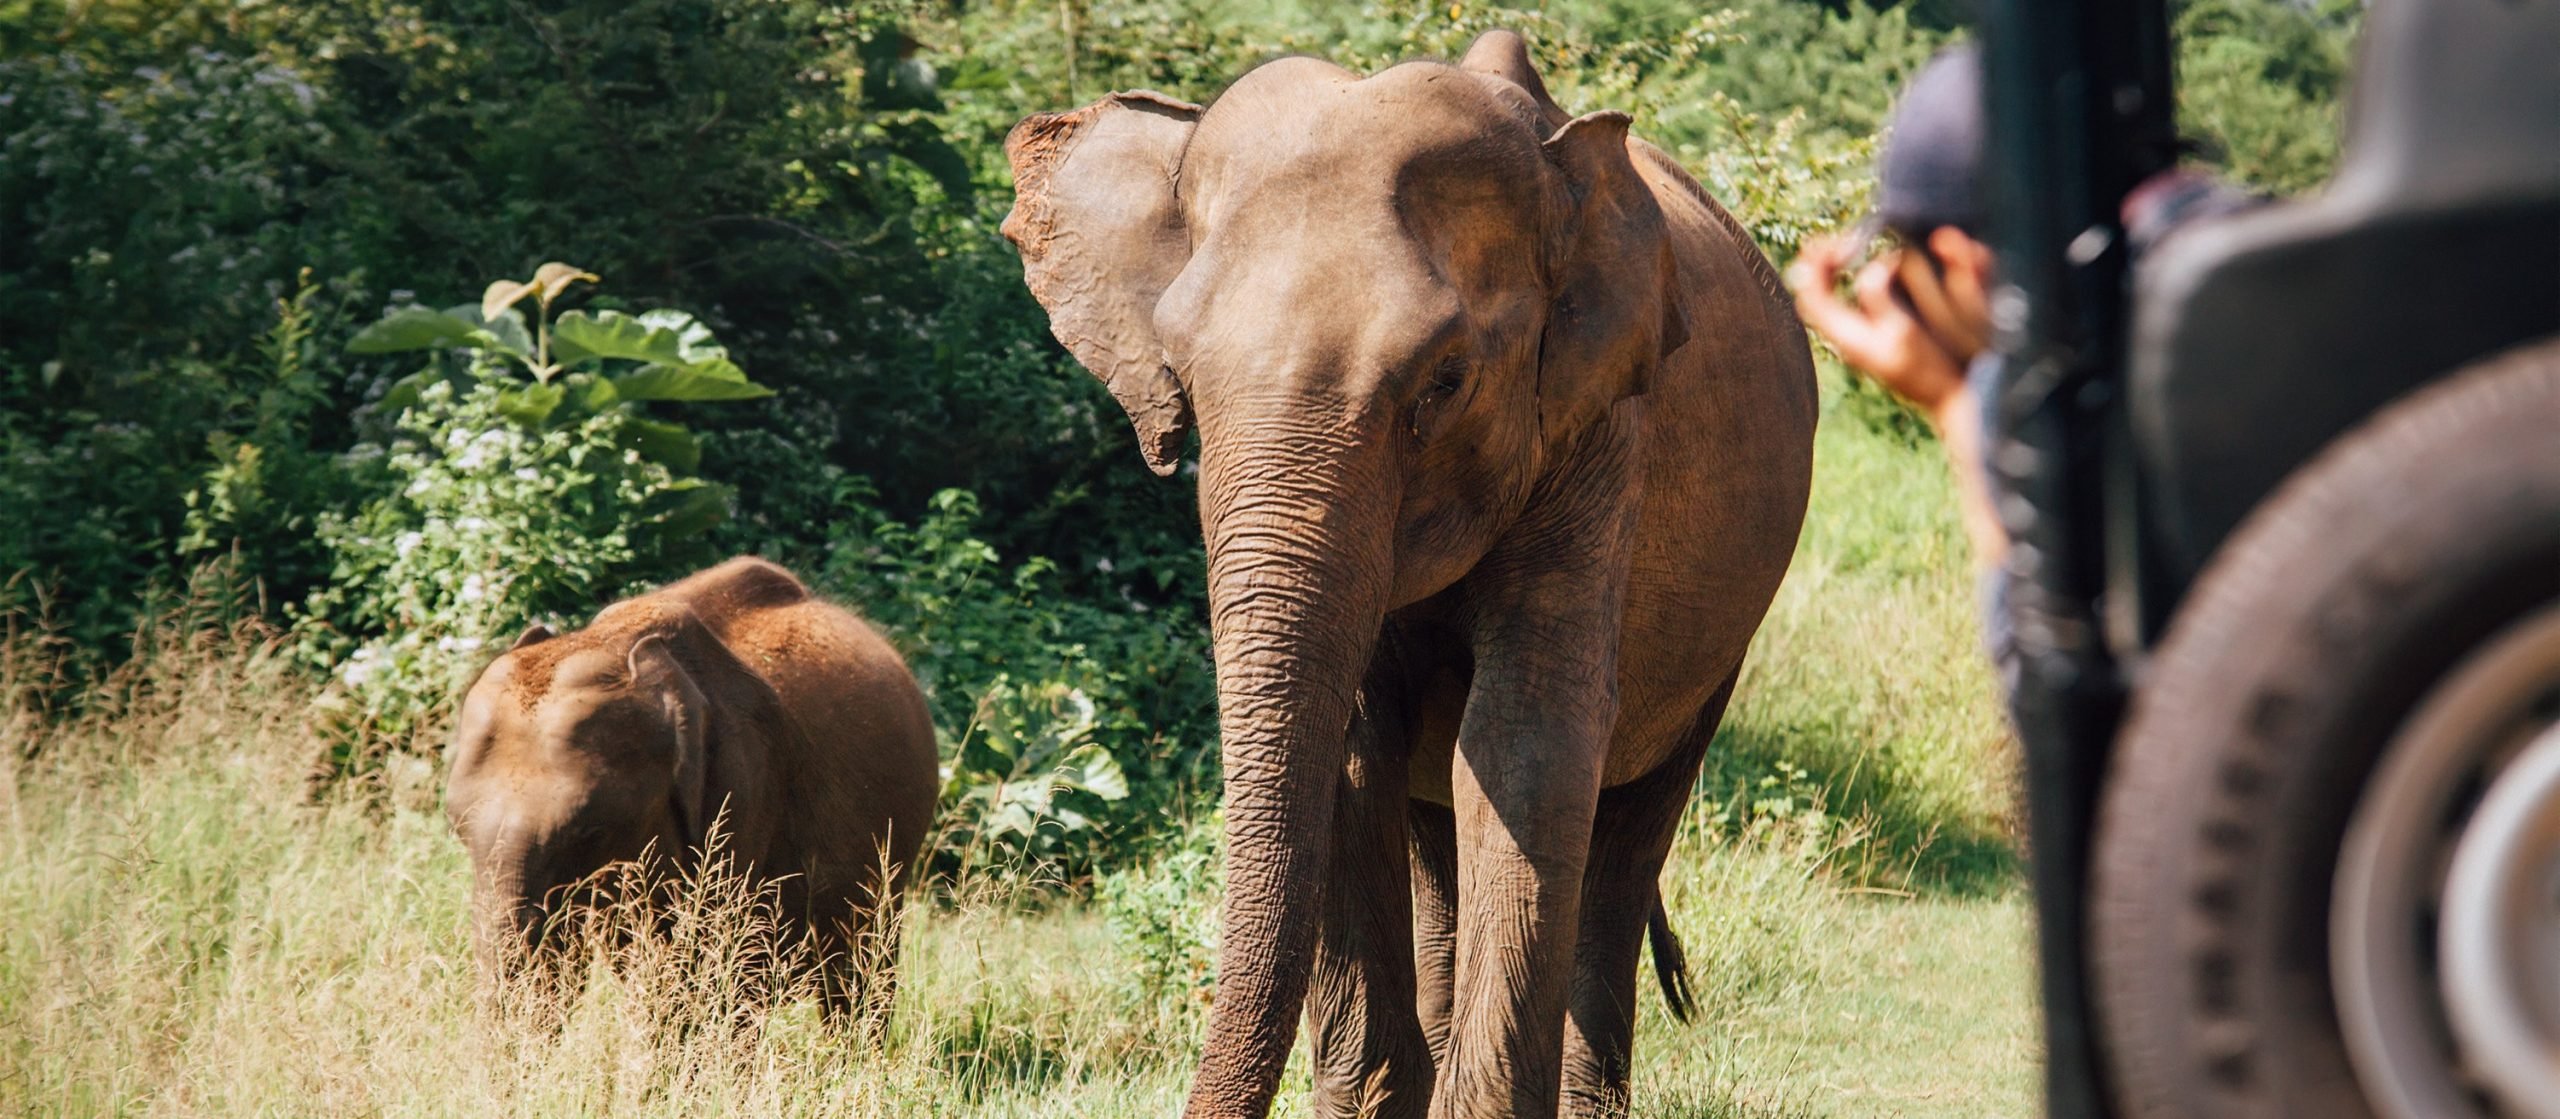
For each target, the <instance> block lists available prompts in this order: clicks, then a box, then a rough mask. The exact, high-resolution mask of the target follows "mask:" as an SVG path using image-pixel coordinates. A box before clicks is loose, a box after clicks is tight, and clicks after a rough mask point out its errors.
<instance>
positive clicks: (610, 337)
mask: <svg viewBox="0 0 2560 1119" xmlns="http://www.w3.org/2000/svg"><path fill="white" fill-rule="evenodd" d="M551 352H552V356H553V357H555V358H557V359H558V360H559V362H560V363H561V364H562V365H574V364H577V363H579V362H584V361H592V360H595V359H597V358H622V359H625V360H629V361H646V362H665V363H667V364H670V365H685V364H688V362H687V361H686V360H685V356H684V338H683V336H682V335H681V334H679V333H677V332H676V331H673V330H667V329H665V328H662V327H654V326H651V325H649V324H648V323H645V322H642V321H641V320H639V319H637V318H634V317H632V316H630V315H626V314H623V313H622V312H620V311H599V312H597V313H595V314H592V315H590V314H588V313H586V312H585V311H571V312H569V313H568V314H565V315H562V316H560V318H559V321H557V322H554V323H552V324H551Z"/></svg>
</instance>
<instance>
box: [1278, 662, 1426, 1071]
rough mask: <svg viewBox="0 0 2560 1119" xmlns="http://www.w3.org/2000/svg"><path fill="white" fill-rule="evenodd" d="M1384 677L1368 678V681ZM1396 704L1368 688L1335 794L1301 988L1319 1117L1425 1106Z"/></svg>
mask: <svg viewBox="0 0 2560 1119" xmlns="http://www.w3.org/2000/svg"><path fill="white" fill-rule="evenodd" d="M1381 675H1382V674H1380V673H1375V672H1373V673H1372V682H1373V685H1376V684H1378V683H1380V681H1378V679H1377V678H1378V677H1379V676H1381ZM1399 706H1400V705H1399V702H1398V699H1397V697H1396V696H1395V695H1394V694H1393V692H1392V688H1391V686H1390V687H1380V686H1372V687H1368V688H1364V689H1363V692H1362V695H1361V703H1360V709H1359V712H1358V713H1357V714H1356V715H1354V716H1353V718H1352V726H1351V734H1350V739H1349V747H1350V749H1349V751H1348V752H1349V759H1348V761H1347V763H1346V764H1345V768H1344V771H1343V779H1342V783H1341V785H1340V787H1339V789H1338V791H1337V793H1336V798H1337V799H1336V801H1335V807H1334V827H1335V833H1334V834H1335V837H1336V838H1335V841H1334V844H1333V864H1332V868H1331V872H1330V873H1329V874H1328V875H1327V876H1326V881H1325V886H1324V890H1325V896H1324V926H1323V929H1322V931H1321V932H1320V933H1319V934H1318V937H1317V941H1316V960H1315V971H1314V974H1313V976H1312V979H1311V981H1310V983H1309V984H1308V988H1307V1020H1308V1025H1309V1027H1310V1028H1309V1040H1310V1045H1311V1047H1312V1050H1313V1055H1314V1057H1315V1113H1316V1114H1317V1115H1319V1116H1341V1117H1345V1119H1349V1117H1353V1116H1358V1117H1362V1119H1368V1117H1376V1119H1405V1117H1414V1119H1419V1117H1420V1116H1422V1115H1423V1114H1424V1112H1425V1110H1426V1109H1428V1108H1429V1107H1430V1104H1431V1082H1432V1075H1433V1065H1432V1056H1431V1047H1430V1045H1429V1043H1427V1042H1426V1041H1425V1040H1424V1039H1423V1033H1422V1024H1421V1020H1420V1019H1419V1018H1417V1017H1415V1013H1414V1006H1415V1003H1414V997H1415V987H1414V952H1413V878H1412V874H1411V872H1410V870H1409V869H1408V866H1409V864H1408V863H1407V861H1406V830H1405V813H1406V796H1405V789H1406V784H1407V779H1406V772H1407V768H1408V767H1407V762H1406V759H1405V756H1404V749H1403V743H1404V741H1405V735H1404V734H1403V731H1402V727H1401V715H1400V713H1399V711H1398V708H1399Z"/></svg>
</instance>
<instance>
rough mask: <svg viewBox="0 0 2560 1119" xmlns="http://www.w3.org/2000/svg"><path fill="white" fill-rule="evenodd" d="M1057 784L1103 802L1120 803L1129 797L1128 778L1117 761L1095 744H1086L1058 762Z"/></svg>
mask: <svg viewBox="0 0 2560 1119" xmlns="http://www.w3.org/2000/svg"><path fill="white" fill-rule="evenodd" d="M1057 780H1058V785H1059V787H1061V788H1067V789H1076V790H1080V791H1083V792H1087V793H1091V794H1093V795H1095V796H1097V797H1101V798H1102V799H1104V800H1119V799H1120V798H1122V797H1125V796H1128V795H1129V775H1128V773H1127V772H1125V771H1123V770H1122V769H1121V768H1120V760H1119V759H1118V758H1114V757H1112V756H1111V751H1109V750H1105V749H1103V748H1102V744H1101V743H1098V742H1088V743H1086V744H1084V745H1082V746H1079V747H1076V749H1075V750H1074V751H1073V752H1071V753H1069V754H1068V755H1067V757H1066V760H1065V761H1062V762H1060V763H1058V775H1057Z"/></svg>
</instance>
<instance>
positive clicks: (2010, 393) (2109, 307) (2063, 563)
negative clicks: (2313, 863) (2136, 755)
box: [1982, 0, 2173, 1119]
mask: <svg viewBox="0 0 2560 1119" xmlns="http://www.w3.org/2000/svg"><path fill="white" fill-rule="evenodd" d="M1986 17H1987V18H1986V19H1985V21H1984V26H1983V35H1982V38H1983V64H1984V71H1985V72H1984V78H1985V81H1984V84H1983V88H1984V96H1985V98H1986V99H1987V101H1988V104H1987V105H1986V109H1987V113H1988V116H1987V118H1986V119H1987V122H1988V125H1989V127H1988V129H1987V130H1986V140H1987V150H1986V152H1985V157H1986V158H1985V166H1986V168H1987V169H1988V171H1989V174H1990V178H1991V182H1990V183H1989V184H1988V185H1989V187H1990V189H1991V191H1992V196H1993V198H1994V200H1995V205H1994V207H1993V209H1992V214H1993V219H1992V223H1991V228H1990V233H1991V236H1992V240H1993V243H1994V246H1995V248H1996V249H1997V250H1998V252H1999V255H2000V271H2001V284H2002V290H2001V292H2000V293H1999V294H1998V296H1997V297H1996V303H1995V318H1996V321H1997V325H1998V327H1999V330H2000V345H1999V349H2000V358H1999V361H2000V366H1999V370H1998V376H1997V379H1996V385H1997V389H1996V392H1995V395H1994V398H1993V403H1992V407H1991V433H1990V434H1991V438H1990V440H1989V444H1990V447H1991V451H1990V458H1991V463H1990V465H1991V471H1990V473H1991V475H1992V482H1993V487H1994V489H1995V491H1996V492H1997V494H1998V495H1999V498H1998V500H1999V505H2000V510H2001V518H2002V520H2003V522H2004V523H2005V525H2006V526H2007V528H2008V531H2009V534H2010V537H2011V541H2012V543H2011V548H2010V554H2009V560H2008V564H2007V568H2006V570H2005V572H2004V578H2005V579H2006V580H2007V583H2008V588H2007V594H2008V604H2009V609H2010V613H2011V623H2012V625H2013V627H2014V629H2015V632H2016V634H2017V640H2018V646H2019V654H2020V660H2019V678H2018V680H2017V681H2016V683H2015V691H2014V693H2013V695H2012V699H2011V716H2012V718H2013V719H2014V720H2015V722H2016V725H2017V731H2018V737H2019V739H2020V741H2021V743H2022V745H2023V747H2024V754H2025V758H2024V762H2025V764H2024V772H2025V784H2026V794H2027V819H2028V863H2029V874H2030V878H2031V881H2032V884H2033V887H2034V891H2035V908H2036V958H2037V963H2038V967H2039V992H2040V994H2041V996H2042V1012H2043V1027H2044V1036H2045V1112H2046V1114H2047V1115H2048V1116H2050V1117H2051V1119H2105V1117H2107V1116H2109V1115H2111V1114H2112V1113H2113V1110H2112V1108H2111V1106H2110V1105H2109V1101H2108V1093H2107V1090H2106V1086H2105V1071H2106V1070H2105V1063H2104V1061H2103V1060H2102V1057H2101V1054H2100V1052H2099V1047H2098V1043H2097V1037H2096V1021H2095V1018H2094V1016H2093V1014H2092V1006H2091V1001H2090V991H2089V983H2088V973H2087V970H2086V968H2087V951H2086V948H2087V935H2086V934H2087V928H2086V922H2087V913H2088V904H2087V903H2088V854H2089V840H2090V835H2091V824H2092V822H2093V816H2094V813H2095V808H2096V805H2097V801H2098V791H2099V783H2100V781H2101V780H2102V778H2103V776H2104V773H2105V767H2106V760H2107V753H2108V751H2109V748H2110V747H2111V745H2112V743H2113V742H2114V738H2115V732H2116V727H2117V724H2118V722H2119V721H2120V718H2121V714H2122V710H2123V689H2122V687H2121V674H2120V672H2119V671H2118V667H2117V665H2116V663H2115V661H2114V659H2113V658H2112V657H2111V655H2110V653H2109V650H2108V648H2107V645H2106V641H2105V639H2104V636H2103V634H2102V633H2101V632H2100V627H2099V624H2098V618H2099V595H2100V593H2101V591H2102V590H2103V588H2104V587H2105V586H2106V574H2107V572H2106V563H2107V558H2106V557H2107V554H2108V553H2107V547H2106V543H2107V539H2108V534H2109V532H2110V531H2123V529H2122V528H2121V527H2117V528H2115V529H2112V530H2111V528H2110V524H2111V516H2110V513H2111V511H2110V509H2109V508H2108V502H2107V498H2108V494H2109V489H2108V486H2107V485H2106V481H2107V472H2108V470H2109V469H2110V468H2111V462H2116V461H2120V456H2111V455H2110V454H2109V450H2110V447H2111V444H2112V442H2113V441H2114V440H2116V439H2117V438H2119V437H2120V431H2121V422H2120V418H2119V417H2120V413H2119V411H2118V409H2117V407H2116V405H2117V401H2118V399H2119V393H2118V392H2117V388H2118V385H2119V383H2120V382H2119V380H2118V377H2119V374H2120V371H2121V364H2122V356H2123V330H2122V323H2123V319H2124V306H2123V303H2124V290H2125V287H2124V255H2125V254H2124V247H2123V244H2124V238H2123V231H2122V229H2121V228H2120V227H2119V226H2118V206H2119V203H2120V201H2121V200H2122V199H2123V197H2124V196H2125V194H2126V193H2127V191H2129V190H2130V189H2131V187H2132V186H2133V185H2134V184H2135V183H2137V182H2139V181H2140V179H2141V178H2142V177H2143V176H2145V175H2147V174H2149V173H2150V172H2151V171H2153V170H2156V169H2157V168H2159V167H2161V166H2164V165H2165V164H2166V160H2167V158H2168V154H2169V152H2170V151H2171V150H2172V149H2171V145H2170V143H2169V141H2170V140H2171V138H2172V135H2173V134H2172V132H2171V116H2170V108H2171V107H2170V99H2169V74H2168V36H2167V13H2166V10H2165V6H2164V5H2163V4H2162V3H2161V2H2160V0H2148V2H2135V3H2113V4H2111V3H2104V2H2103V0H2084V2H2077V3H2075V2H2067V0H1991V2H1990V3H1989V4H1988V6H1987V11H1986ZM2116 492H2118V493H2121V492H2123V491H2121V490H2118V491H2116ZM2117 512H2121V511H2117ZM2114 523H2116V524H2117V525H2119V526H2121V524H2122V522H2120V521H2118V522H2114Z"/></svg>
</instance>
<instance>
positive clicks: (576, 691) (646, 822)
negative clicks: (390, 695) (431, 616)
mask: <svg viewBox="0 0 2560 1119" xmlns="http://www.w3.org/2000/svg"><path fill="white" fill-rule="evenodd" d="M608 616H610V615H608ZM699 625H700V623H699V622H696V621H692V620H691V619H690V618H677V619H674V620H673V621H672V622H661V623H659V624H654V625H636V626H628V627H623V626H617V627H612V630H611V632H607V633H597V632H595V631H587V632H580V633H574V634H570V635H568V636H565V637H559V636H554V635H553V634H552V632H551V631H550V630H549V629H548V628H546V627H542V626H535V627H534V628H532V629H529V630H526V631H525V633H524V635H523V636H522V637H520V638H518V639H517V640H516V643H515V645H514V647H513V648H511V649H509V650H508V651H507V652H506V654H505V655H503V656H500V657H499V658H498V659H497V660H496V661H495V662H493V663H492V664H490V665H489V667H488V669H487V670H486V671H484V672H482V673H481V676H480V678H479V680H478V681H477V682H475V683H474V684H473V685H472V687H471V690H470V692H469V693H468V695H467V696H466V697H465V698H464V700H463V704H462V714H461V719H460V724H459V727H458V728H457V731H456V734H455V737H454V743H453V754H452V765H451V776H450V778H449V779H448V782H447V785H446V788H445V812H446V815H447V817H448V818H449V819H450V820H451V822H452V824H453V828H454V831H455V833H456V834H458V835H460V836H461V838H462V842H463V846H464V847H465V848H467V849H468V850H469V851H470V853H471V867H472V878H473V911H474V919H475V924H476V927H477V933H478V937H477V939H478V942H479V947H480V950H481V954H482V959H483V960H484V962H486V963H487V964H488V965H490V966H491V967H492V968H493V969H496V970H500V971H503V970H505V969H506V968H507V967H508V966H509V965H511V964H514V963H519V962H522V961H523V960H525V959H527V958H530V957H529V955H528V953H527V950H528V949H532V948H536V947H539V942H540V940H541V938H542V936H543V933H544V930H545V929H546V927H547V924H548V920H549V918H550V917H551V915H552V914H553V913H554V912H555V911H556V910H557V909H558V907H559V906H561V905H562V904H564V903H567V902H570V901H573V900H579V899H577V898H575V897H574V896H573V895H575V894H576V893H577V891H578V890H579V889H580V888H581V886H582V884H585V883H588V881H589V879H590V877H591V876H592V875H594V874H595V872H596V871H598V870H601V869H604V868H606V867H608V866H612V865H614V864H616V863H620V862H625V861H628V860H634V859H638V858H640V857H641V855H642V854H643V853H644V852H650V851H653V850H654V852H655V854H656V855H658V856H661V857H665V858H668V859H678V860H680V859H683V858H685V857H687V855H688V854H689V850H690V848H691V847H693V846H695V845H698V844H700V843H701V842H702V840H703V829H704V827H705V825H706V823H707V821H706V820H705V815H704V814H705V813H706V811H716V806H707V805H706V800H707V798H708V793H707V785H708V780H707V771H708V769H709V768H710V767H709V766H707V765H706V760H705V754H706V753H707V752H708V751H707V745H708V744H707V742H706V738H707V733H706V732H707V728H706V724H707V722H708V721H709V719H708V717H707V711H706V707H707V704H706V701H705V699H704V696H703V692H702V690H701V688H699V687H697V686H696V683H695V680H694V672H693V671H692V670H691V669H689V668H688V666H687V663H686V662H687V661H688V660H691V659H693V658H689V657H685V656H681V655H680V654H679V645H680V644H690V642H688V641H686V635H685V632H684V631H685V630H686V629H687V628H690V627H698V626H699ZM604 628H605V627H603V626H601V625H600V626H599V627H598V629H604Z"/></svg>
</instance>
